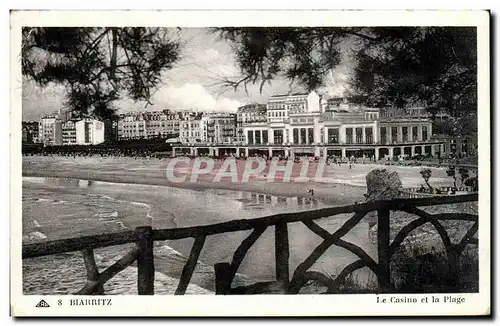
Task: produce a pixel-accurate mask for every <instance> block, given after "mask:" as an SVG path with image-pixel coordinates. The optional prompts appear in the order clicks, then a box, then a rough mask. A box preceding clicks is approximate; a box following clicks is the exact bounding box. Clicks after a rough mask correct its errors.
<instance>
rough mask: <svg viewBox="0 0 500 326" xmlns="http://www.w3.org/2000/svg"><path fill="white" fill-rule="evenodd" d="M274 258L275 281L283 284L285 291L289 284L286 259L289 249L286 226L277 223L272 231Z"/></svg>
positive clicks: (288, 269)
mask: <svg viewBox="0 0 500 326" xmlns="http://www.w3.org/2000/svg"><path fill="white" fill-rule="evenodd" d="M274 242H275V256H276V280H277V281H281V282H283V286H284V288H285V289H286V288H287V287H288V283H289V282H290V276H289V273H290V268H289V261H288V258H289V256H290V249H289V243H288V224H287V223H286V222H278V223H277V224H276V225H275V229H274Z"/></svg>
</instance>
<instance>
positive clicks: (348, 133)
mask: <svg viewBox="0 0 500 326" xmlns="http://www.w3.org/2000/svg"><path fill="white" fill-rule="evenodd" d="M345 139H346V143H347V144H352V143H353V141H352V128H345Z"/></svg>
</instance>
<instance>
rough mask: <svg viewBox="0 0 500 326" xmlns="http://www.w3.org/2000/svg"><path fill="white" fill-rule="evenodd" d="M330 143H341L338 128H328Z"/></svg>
mask: <svg viewBox="0 0 500 326" xmlns="http://www.w3.org/2000/svg"><path fill="white" fill-rule="evenodd" d="M327 142H328V144H338V143H339V130H338V129H337V128H334V129H328V140H327Z"/></svg>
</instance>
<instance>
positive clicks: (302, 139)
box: [300, 128, 306, 144]
mask: <svg viewBox="0 0 500 326" xmlns="http://www.w3.org/2000/svg"><path fill="white" fill-rule="evenodd" d="M300 143H301V144H305V143H306V128H300Z"/></svg>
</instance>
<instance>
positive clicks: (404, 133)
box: [402, 127, 408, 142]
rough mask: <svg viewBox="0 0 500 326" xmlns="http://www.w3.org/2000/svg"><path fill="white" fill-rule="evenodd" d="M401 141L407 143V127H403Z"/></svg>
mask: <svg viewBox="0 0 500 326" xmlns="http://www.w3.org/2000/svg"><path fill="white" fill-rule="evenodd" d="M402 129H403V141H404V142H407V141H408V127H403V128H402Z"/></svg>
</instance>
